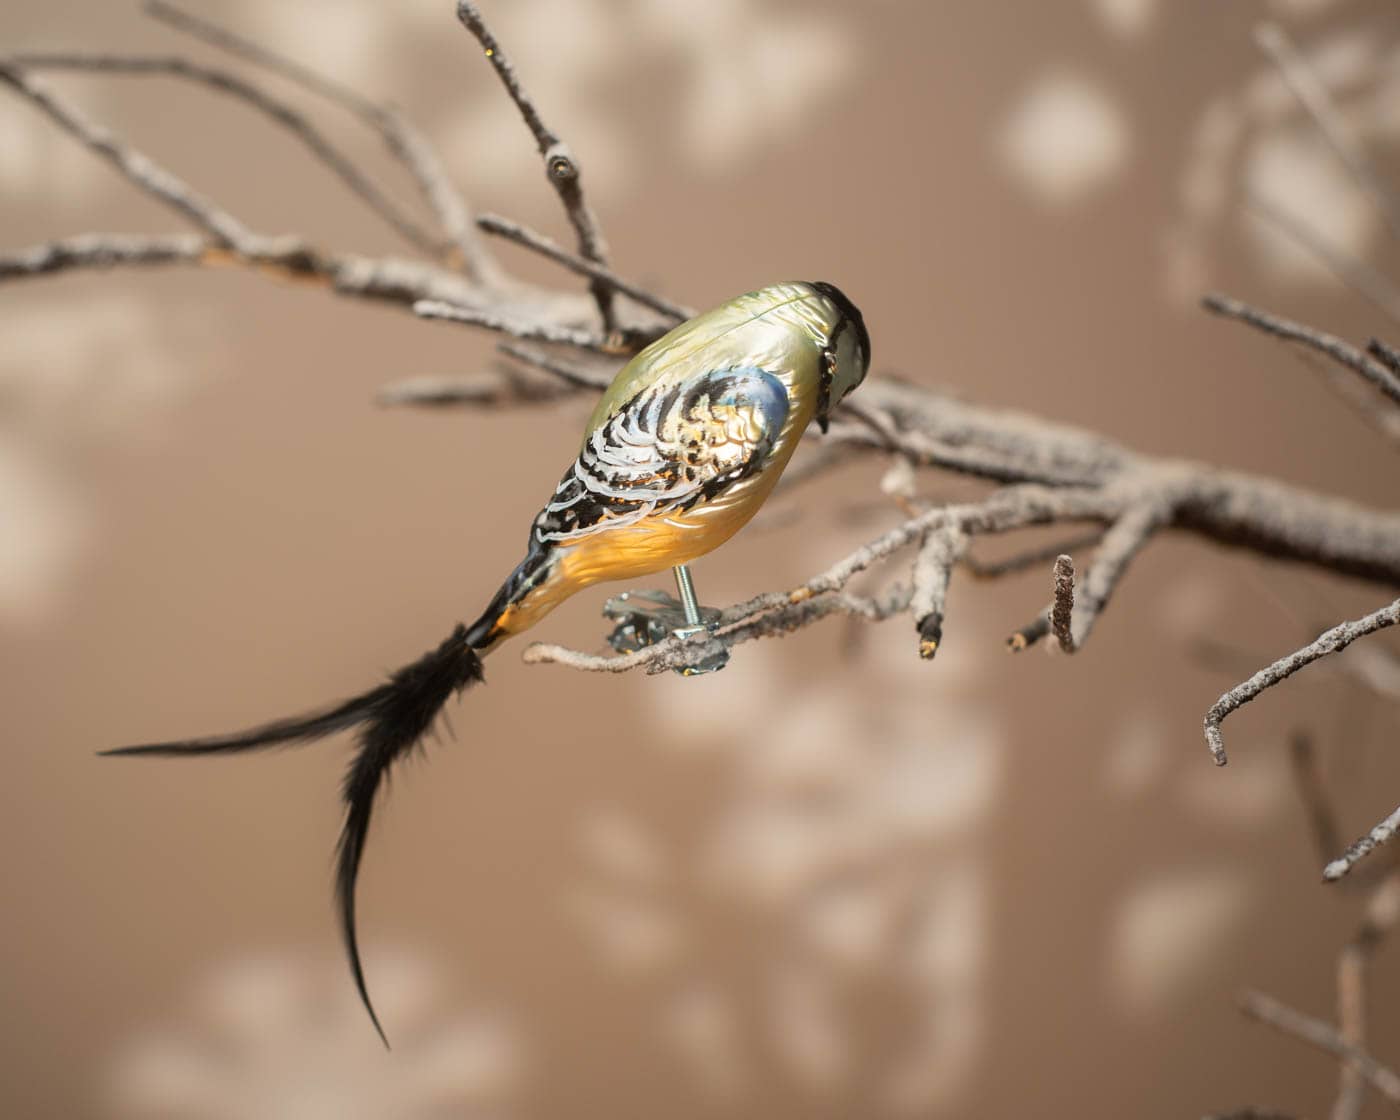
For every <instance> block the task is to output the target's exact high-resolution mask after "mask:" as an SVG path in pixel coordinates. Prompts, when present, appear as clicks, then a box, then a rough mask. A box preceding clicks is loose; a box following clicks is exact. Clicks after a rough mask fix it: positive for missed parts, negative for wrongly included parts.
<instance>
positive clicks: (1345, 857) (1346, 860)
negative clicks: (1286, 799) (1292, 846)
mask: <svg viewBox="0 0 1400 1120" xmlns="http://www.w3.org/2000/svg"><path fill="white" fill-rule="evenodd" d="M1388 625H1389V624H1388ZM1397 831H1400V809H1396V810H1395V812H1393V813H1391V814H1390V816H1388V817H1386V818H1385V820H1383V821H1381V822H1380V824H1378V825H1376V827H1375V828H1373V829H1371V831H1370V832H1368V833H1366V835H1365V836H1363V837H1361V839H1359V840H1357V841H1356V843H1354V844H1352V846H1351V847H1350V848H1348V849H1347V850H1346V851H1345V852H1343V853H1342V854H1341V855H1340V856H1339V857H1338V858H1336V859H1334V860H1333V861H1332V862H1331V863H1329V864H1328V865H1327V866H1326V867H1324V868H1323V869H1322V878H1323V880H1324V881H1326V882H1328V883H1335V882H1336V881H1337V880H1338V879H1340V878H1342V876H1344V875H1346V874H1348V873H1349V872H1350V871H1351V869H1352V868H1353V867H1355V866H1356V865H1357V864H1358V863H1360V862H1361V861H1362V860H1363V859H1365V858H1366V857H1367V856H1368V855H1370V854H1371V853H1372V852H1373V851H1375V850H1376V849H1377V848H1379V847H1380V846H1381V845H1382V844H1386V843H1389V842H1390V841H1391V840H1392V839H1394V838H1395V834H1396V832H1397Z"/></svg>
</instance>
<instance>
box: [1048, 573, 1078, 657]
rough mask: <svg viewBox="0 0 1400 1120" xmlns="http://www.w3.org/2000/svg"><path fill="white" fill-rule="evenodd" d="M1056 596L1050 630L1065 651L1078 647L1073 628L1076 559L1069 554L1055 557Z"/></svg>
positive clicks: (1069, 651)
mask: <svg viewBox="0 0 1400 1120" xmlns="http://www.w3.org/2000/svg"><path fill="white" fill-rule="evenodd" d="M1054 575H1055V597H1054V600H1053V602H1052V603H1051V605H1050V632H1051V633H1052V634H1054V635H1055V640H1056V641H1057V642H1059V643H1060V649H1061V650H1063V651H1064V652H1065V653H1073V652H1074V651H1075V649H1076V648H1077V647H1076V645H1075V641H1074V634H1073V632H1072V630H1071V620H1072V618H1073V615H1074V559H1073V557H1071V556H1068V555H1062V556H1057V557H1055V569H1054Z"/></svg>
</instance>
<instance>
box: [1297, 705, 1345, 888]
mask: <svg viewBox="0 0 1400 1120" xmlns="http://www.w3.org/2000/svg"><path fill="white" fill-rule="evenodd" d="M1288 747H1289V750H1288V756H1289V760H1290V762H1291V763H1292V766H1293V782H1294V785H1295V786H1297V788H1298V796H1299V797H1300V798H1302V801H1303V809H1304V811H1305V812H1306V813H1307V817H1308V830H1309V831H1310V832H1311V833H1312V838H1313V846H1314V847H1315V848H1316V850H1317V851H1318V852H1319V853H1320V855H1321V858H1322V859H1323V860H1329V859H1331V858H1332V854H1333V853H1334V852H1335V851H1336V850H1337V848H1338V846H1339V844H1338V835H1339V833H1338V830H1337V817H1336V814H1335V813H1334V812H1333V810H1332V803H1331V800H1330V799H1329V798H1328V797H1327V791H1326V788H1325V787H1324V785H1323V781H1322V767H1321V766H1320V765H1319V764H1318V759H1317V751H1316V750H1314V749H1313V743H1312V739H1311V737H1309V736H1308V735H1307V734H1306V733H1305V732H1302V731H1297V732H1294V734H1293V736H1292V738H1290V739H1289V743H1288Z"/></svg>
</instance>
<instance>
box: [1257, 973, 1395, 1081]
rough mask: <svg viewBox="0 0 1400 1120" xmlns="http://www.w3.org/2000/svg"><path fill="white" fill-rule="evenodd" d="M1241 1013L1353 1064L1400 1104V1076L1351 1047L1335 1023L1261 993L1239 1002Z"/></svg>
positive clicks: (1361, 1051) (1362, 1051)
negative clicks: (1325, 1021)
mask: <svg viewBox="0 0 1400 1120" xmlns="http://www.w3.org/2000/svg"><path fill="white" fill-rule="evenodd" d="M1240 1010H1241V1011H1243V1012H1244V1013H1245V1014H1246V1015H1248V1016H1249V1017H1250V1018H1251V1019H1256V1020H1258V1021H1259V1022H1261V1023H1264V1024H1267V1025H1268V1026H1271V1027H1273V1028H1274V1029H1275V1030H1279V1031H1282V1032H1283V1033H1284V1034H1289V1035H1292V1036H1293V1037H1294V1038H1299V1039H1302V1040H1303V1041H1304V1042H1307V1043H1309V1044H1310V1045H1312V1046H1315V1047H1317V1048H1318V1049H1319V1050H1324V1051H1326V1052H1327V1053H1329V1054H1331V1055H1333V1056H1334V1057H1337V1058H1342V1059H1344V1060H1346V1061H1349V1062H1351V1063H1352V1064H1353V1065H1355V1067H1356V1069H1357V1071H1358V1072H1359V1073H1360V1074H1361V1076H1362V1077H1364V1078H1365V1079H1366V1081H1367V1083H1368V1084H1369V1085H1370V1086H1371V1087H1372V1088H1373V1089H1375V1090H1376V1092H1378V1093H1380V1094H1381V1096H1383V1097H1385V1098H1386V1100H1388V1101H1390V1102H1391V1103H1392V1104H1395V1105H1400V1074H1397V1073H1395V1072H1394V1071H1393V1070H1391V1069H1389V1068H1387V1067H1386V1066H1383V1065H1381V1064H1380V1062H1378V1061H1376V1059H1375V1058H1373V1057H1371V1055H1369V1054H1367V1053H1366V1052H1365V1051H1364V1050H1361V1049H1360V1048H1358V1047H1356V1046H1353V1045H1351V1043H1349V1042H1347V1040H1346V1039H1344V1038H1343V1037H1342V1036H1341V1035H1340V1034H1339V1033H1338V1032H1337V1028H1336V1027H1334V1026H1332V1024H1330V1023H1324V1022H1323V1021H1322V1020H1321V1019H1315V1018H1313V1017H1312V1016H1311V1015H1304V1014H1303V1013H1302V1012H1301V1011H1295V1010H1294V1009H1293V1008H1291V1007H1288V1006H1287V1005H1285V1004H1282V1003H1280V1002H1279V1001H1278V1000H1276V999H1274V998H1273V997H1271V996H1266V995H1264V994H1263V993H1262V992H1248V993H1246V994H1245V996H1244V997H1243V998H1242V999H1241V1000H1240Z"/></svg>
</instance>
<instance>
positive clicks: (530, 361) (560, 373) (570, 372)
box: [497, 342, 616, 391]
mask: <svg viewBox="0 0 1400 1120" xmlns="http://www.w3.org/2000/svg"><path fill="white" fill-rule="evenodd" d="M497 349H499V350H500V351H501V353H502V354H509V355H510V356H511V357H512V358H515V359H516V360H517V361H521V362H524V363H525V364H526V365H528V366H533V367H534V368H535V369H539V370H543V371H544V372H545V373H548V374H552V375H553V376H555V377H557V378H559V380H560V381H563V382H564V383H565V384H566V385H568V386H570V387H572V388H574V389H592V390H595V391H596V390H598V389H606V388H607V387H608V386H609V385H611V384H612V382H613V378H614V377H615V376H616V371H615V370H602V369H588V368H586V367H584V366H580V365H576V364H574V363H573V362H566V361H563V360H562V359H560V358H556V357H554V355H552V354H546V353H544V352H543V351H540V350H535V349H532V348H531V347H528V346H520V345H518V344H516V343H514V342H502V343H500V344H499V345H498V347H497Z"/></svg>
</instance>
